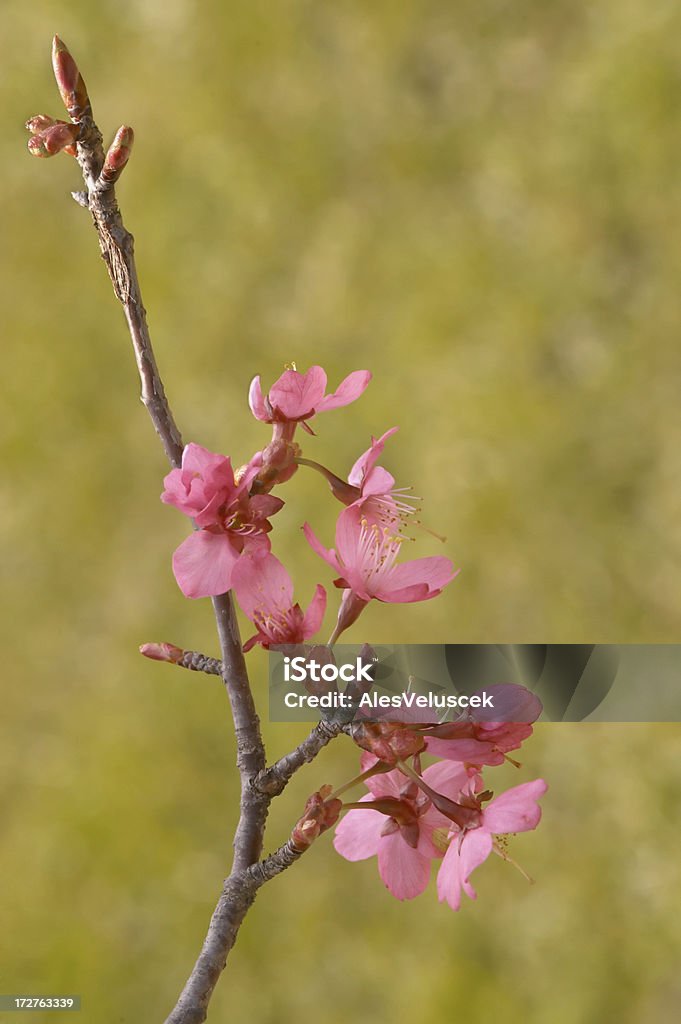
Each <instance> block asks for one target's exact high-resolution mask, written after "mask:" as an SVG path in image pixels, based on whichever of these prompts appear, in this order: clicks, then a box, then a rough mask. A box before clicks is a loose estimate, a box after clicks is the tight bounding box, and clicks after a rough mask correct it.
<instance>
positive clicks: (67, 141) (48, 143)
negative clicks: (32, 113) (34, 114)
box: [28, 115, 80, 157]
mask: <svg viewBox="0 0 681 1024" xmlns="http://www.w3.org/2000/svg"><path fill="white" fill-rule="evenodd" d="M38 117H39V118H44V117H45V115H38ZM36 120H37V118H31V122H28V123H32V122H34V121H36ZM79 134H80V129H79V127H78V125H75V124H67V123H66V122H65V121H55V122H54V123H53V124H51V125H49V126H48V127H47V128H43V129H42V131H39V132H38V133H37V134H36V135H32V136H31V138H30V139H29V140H28V149H29V152H30V153H31V155H32V156H39V157H48V156H55V155H56V154H57V153H61V152H62V150H64V151H65V152H67V153H70V154H71V155H73V154H74V153H75V143H76V139H77V138H78V135H79Z"/></svg>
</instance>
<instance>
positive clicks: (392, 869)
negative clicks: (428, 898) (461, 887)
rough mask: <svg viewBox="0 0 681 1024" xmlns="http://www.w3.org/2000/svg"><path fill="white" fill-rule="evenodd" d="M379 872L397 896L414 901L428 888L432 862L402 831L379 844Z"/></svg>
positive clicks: (383, 837) (394, 833)
mask: <svg viewBox="0 0 681 1024" xmlns="http://www.w3.org/2000/svg"><path fill="white" fill-rule="evenodd" d="M360 813H361V812H360ZM378 871H379V874H380V876H381V878H382V879H383V882H384V884H385V885H386V886H387V887H388V889H389V890H390V892H391V893H392V894H393V896H395V897H396V898H397V899H398V900H411V899H413V898H414V897H415V896H419V895H420V894H421V893H422V892H423V890H424V889H425V888H426V887H427V885H428V879H429V878H430V860H429V859H428V858H427V857H424V856H423V854H422V853H419V851H418V850H414V849H413V848H412V847H411V846H409V845H408V844H407V843H405V841H404V839H403V838H402V836H401V835H400V833H399V832H393V833H391V835H388V836H382V837H381V840H380V842H379V844H378Z"/></svg>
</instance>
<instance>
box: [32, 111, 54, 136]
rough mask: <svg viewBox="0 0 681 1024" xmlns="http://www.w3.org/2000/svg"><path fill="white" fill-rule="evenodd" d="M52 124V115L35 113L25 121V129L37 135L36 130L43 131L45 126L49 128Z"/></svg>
mask: <svg viewBox="0 0 681 1024" xmlns="http://www.w3.org/2000/svg"><path fill="white" fill-rule="evenodd" d="M53 124H55V120H54V118H53V117H49V116H48V115H47V114H35V115H34V116H33V117H29V119H28V121H27V122H26V131H27V132H30V133H31V135H37V134H38V132H44V131H45V129H46V128H51V127H52V125H53Z"/></svg>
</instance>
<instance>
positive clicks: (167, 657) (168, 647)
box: [140, 643, 184, 665]
mask: <svg viewBox="0 0 681 1024" xmlns="http://www.w3.org/2000/svg"><path fill="white" fill-rule="evenodd" d="M140 654H143V655H144V657H145V658H151V660H152V661H169V662H170V663H171V664H172V665H177V664H178V662H180V661H181V660H182V658H183V657H184V651H183V650H182V648H181V647H176V646H175V644H165V643H161V644H142V646H141V647H140Z"/></svg>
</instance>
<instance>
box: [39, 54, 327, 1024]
mask: <svg viewBox="0 0 681 1024" xmlns="http://www.w3.org/2000/svg"><path fill="white" fill-rule="evenodd" d="M53 66H54V69H55V77H56V79H57V84H58V86H59V90H60V92H61V95H62V99H63V100H64V103H65V105H66V108H67V111H68V113H69V115H70V116H71V120H72V123H73V125H75V126H77V128H71V127H70V126H69V130H67V129H66V126H65V123H64V122H59V123H58V125H59V126H58V127H57V128H55V122H54V121H53V120H52V119H51V118H48V117H47V116H44V115H38V116H37V117H36V118H33V119H32V120H31V121H30V122H29V123H28V125H27V127H29V130H30V131H32V132H33V133H34V136H33V138H32V139H31V140H30V142H29V148H30V149H31V152H34V153H35V155H38V156H46V155H48V156H49V155H53V153H55V152H58V151H59V148H62V149H63V148H66V149H67V151H69V152H73V146H74V145H75V147H76V148H75V155H76V159H77V160H78V164H79V166H80V168H81V171H82V174H83V180H84V182H85V191H80V192H74V193H72V194H73V198H74V199H75V200H76V202H77V203H78V204H79V205H80V206H82V207H84V208H86V209H88V210H89V211H90V213H91V215H92V218H93V222H94V226H95V229H96V231H97V236H98V239H99V247H100V251H101V254H102V257H103V259H104V262H105V263H106V267H107V270H108V272H109V277H110V278H111V282H112V284H113V288H114V292H115V294H116V297H117V298H118V300H119V302H120V303H121V305H122V306H123V311H124V313H125V318H126V321H127V324H128V330H129V332H130V337H131V339H132V344H133V349H134V352H135V358H136V361H137V368H138V371H139V377H140V383H141V398H142V401H143V403H144V405H145V406H146V408H147V411H148V413H149V416H150V417H151V420H152V422H153V424H154V427H155V428H156V432H157V433H158V435H159V437H160V439H161V442H162V444H163V448H164V450H165V453H166V456H167V458H168V461H169V462H170V465H171V466H173V467H175V468H177V467H179V466H181V463H182V453H183V442H182V436H181V434H180V431H179V430H178V427H177V425H176V423H175V420H174V418H173V414H172V412H171V409H170V405H169V403H168V399H167V397H166V394H165V390H164V387H163V382H162V380H161V376H160V374H159V371H158V367H157V364H156V359H155V357H154V351H153V348H152V344H151V338H150V335H149V328H148V325H147V319H146V311H145V309H144V305H143V303H142V295H141V291H140V286H139V280H138V277H137V269H136V265H135V254H134V240H133V236H132V235H131V234H130V232H129V231H127V229H126V228H125V226H124V224H123V219H122V217H121V213H120V210H119V207H118V203H117V200H116V192H115V188H114V184H115V181H116V180H117V179H118V177H119V176H120V173H121V172H122V170H123V168H124V167H125V164H126V163H127V160H128V157H129V153H130V147H131V146H132V137H133V135H132V130H131V129H130V128H127V127H125V126H124V127H122V128H120V129H119V130H118V132H117V133H116V137H115V139H114V142H113V144H112V145H111V147H110V148H109V150H108V152H107V153H106V154H105V153H104V149H103V145H102V134H101V132H100V131H99V128H98V127H97V124H96V123H95V120H94V117H93V115H92V107H91V104H90V100H89V97H88V94H87V90H86V88H85V84H84V82H83V80H82V76H81V75H80V72H79V71H78V68H77V66H76V64H75V61H74V60H73V58H72V57H71V55H70V54H69V52H68V50H67V49H66V47H65V46H64V44H63V43H62V42H61V41H60V40H59V39H58V38H57V37H55V40H54V45H53ZM46 132H47V135H46ZM212 602H213V610H214V613H215V619H216V623H217V630H218V636H219V639H220V649H221V656H222V661H221V662H220V661H218V660H217V659H205V658H204V659H203V663H202V664H200V665H199V663H198V661H200V660H201V656H197V659H198V661H197V659H193V660H192V659H190V660H189V663H184V667H185V668H192V669H196V670H201V671H208V672H213V673H215V672H216V671H217V672H218V673H219V674H221V676H222V679H223V680H224V683H225V686H226V689H227V693H228V696H229V701H230V706H231V711H232V718H233V720H234V729H235V734H236V745H237V767H238V770H239V776H240V783H241V802H240V813H239V821H238V824H237V827H236V831H235V835H234V857H233V862H232V869H231V872H230V875H229V877H228V878H227V879H226V881H225V883H224V888H223V891H222V894H221V896H220V899H219V901H218V904H217V906H216V908H215V911H214V912H213V916H212V918H211V922H210V925H209V928H208V933H207V935H206V939H205V941H204V944H203V948H202V950H201V953H200V954H199V957H198V959H197V961H196V964H195V966H194V968H193V970H192V972H191V975H190V976H189V979H188V981H187V983H186V985H185V987H184V990H183V992H182V994H181V996H180V998H179V1000H178V1002H177V1005H176V1006H175V1008H174V1009H173V1011H172V1012H171V1014H170V1016H169V1017H168V1018H167V1024H201V1022H202V1021H204V1020H205V1019H206V1016H207V1007H208V1003H209V1000H210V997H211V995H212V992H213V989H214V987H215V984H216V982H217V980H218V978H219V976H220V973H221V972H222V970H223V969H224V967H225V964H226V960H227V956H228V954H229V951H230V950H231V948H232V946H233V945H234V942H235V940H236V936H237V933H238V930H239V927H240V925H241V922H242V921H243V919H244V917H245V915H246V913H247V911H248V909H249V907H250V906H251V905H252V903H253V901H254V899H255V896H256V893H257V891H258V889H259V888H260V886H262V885H263V884H264V883H265V882H267V881H269V880H270V879H271V878H274V877H275V876H276V875H277V874H280V873H281V872H282V871H284V870H286V869H287V868H288V867H290V866H291V865H292V864H293V863H295V861H296V860H298V858H299V857H300V856H301V853H302V852H303V851H302V850H301V849H298V848H297V847H296V845H295V844H294V842H293V841H292V839H289V840H288V841H287V842H286V843H285V844H284V845H283V846H282V847H280V849H279V850H277V851H276V852H275V853H273V854H271V855H270V856H269V857H267V858H265V860H263V861H260V856H261V853H262V845H263V835H264V830H265V821H266V818H267V812H268V808H269V803H270V800H271V799H272V797H273V796H274V795H276V794H277V793H279V792H281V790H282V789H283V788H284V786H285V785H286V783H287V781H288V779H290V777H291V776H292V775H293V773H294V772H295V771H296V770H297V768H298V767H300V766H301V765H302V764H303V763H305V762H307V761H310V760H312V758H313V757H314V756H316V754H317V753H318V752H319V750H321V749H322V747H323V746H324V745H325V744H326V743H328V742H329V740H330V739H332V738H333V736H334V735H337V730H335V729H332V728H331V727H328V726H324V723H320V725H319V726H317V727H316V728H315V729H314V730H313V732H312V733H311V735H310V737H308V739H307V740H305V741H304V742H303V743H302V744H301V745H300V747H298V748H297V749H296V750H295V751H293V752H292V753H291V754H289V755H287V756H286V757H284V758H281V759H280V761H278V762H277V763H276V764H275V765H273V766H272V767H271V768H270V769H268V770H266V769H265V764H266V760H265V748H264V744H263V741H262V736H261V732H260V722H259V719H258V715H257V712H256V708H255V703H254V701H253V695H252V692H251V688H250V683H249V679H248V673H247V670H246V663H245V661H244V656H243V652H242V646H241V638H240V636H239V628H238V624H237V620H236V614H235V610H234V604H233V601H232V597H231V594H230V593H228V594H223V595H221V596H219V597H214V598H213V599H212ZM186 653H188V654H192V655H193V654H195V652H186ZM209 663H210V664H209ZM338 731H340V730H338ZM257 779H260V780H261V782H262V781H264V785H257V784H256V780H257Z"/></svg>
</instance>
